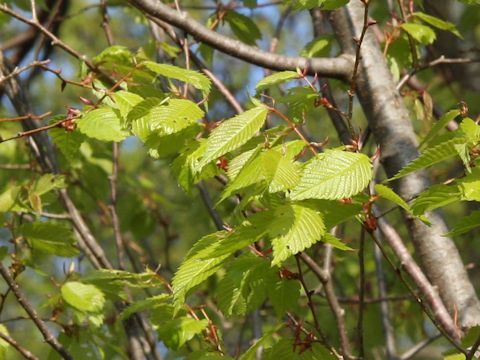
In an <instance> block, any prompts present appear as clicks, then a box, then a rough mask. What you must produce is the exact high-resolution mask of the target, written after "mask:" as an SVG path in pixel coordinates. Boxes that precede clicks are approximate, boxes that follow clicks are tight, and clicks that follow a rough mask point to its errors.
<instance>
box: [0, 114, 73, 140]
mask: <svg viewBox="0 0 480 360" xmlns="http://www.w3.org/2000/svg"><path fill="white" fill-rule="evenodd" d="M72 119H73V118H71V117H70V118H68V117H67V118H65V119H62V120H59V121H57V122H54V123H53V124H50V125H45V126H42V127H38V128H35V129H32V130H27V131H21V132H19V133H18V134H17V135H14V136H11V137H9V138H6V139H0V144H1V143H4V142H6V141H10V140H16V139H21V138H23V137H27V136H32V135H34V134H38V133H40V132H43V131H46V130H50V129H53V128H56V127H60V125H62V124H63V123H65V122H67V121H71V120H72Z"/></svg>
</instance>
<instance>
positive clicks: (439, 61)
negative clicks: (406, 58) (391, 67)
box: [396, 55, 480, 90]
mask: <svg viewBox="0 0 480 360" xmlns="http://www.w3.org/2000/svg"><path fill="white" fill-rule="evenodd" d="M474 62H480V59H466V58H446V57H445V55H442V56H440V57H438V58H437V59H435V60H432V61H430V62H428V63H426V64H424V65H421V66H417V67H416V68H414V69H412V70H411V71H410V72H409V73H407V74H405V75H404V76H403V77H402V79H401V80H400V81H399V82H398V84H397V87H396V89H397V90H400V89H401V88H402V87H403V86H404V85H405V84H406V83H407V82H408V81H409V80H410V79H411V78H412V77H413V76H414V75H416V74H418V73H419V72H421V71H423V70H426V69H430V68H433V67H435V66H438V65H443V64H471V63H474Z"/></svg>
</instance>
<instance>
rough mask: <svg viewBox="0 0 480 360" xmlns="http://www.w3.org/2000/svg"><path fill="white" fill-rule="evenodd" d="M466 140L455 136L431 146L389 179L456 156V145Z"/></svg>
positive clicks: (398, 177)
mask: <svg viewBox="0 0 480 360" xmlns="http://www.w3.org/2000/svg"><path fill="white" fill-rule="evenodd" d="M464 142H465V139H464V138H453V139H450V140H448V141H445V142H443V143H440V144H438V145H436V146H433V147H429V148H428V149H426V150H425V151H424V152H422V153H421V154H420V155H419V157H418V158H416V159H415V160H413V161H411V162H410V163H408V164H407V165H406V166H405V167H404V168H403V169H402V170H400V171H399V172H398V173H397V174H396V175H395V176H394V177H392V178H390V179H389V181H392V180H396V179H400V178H401V177H404V176H406V175H408V174H410V173H412V172H415V171H418V170H423V169H426V168H428V167H430V166H432V165H435V164H437V163H439V162H441V161H444V160H447V159H450V158H452V157H454V156H455V155H456V154H457V151H456V149H455V145H456V144H462V143H464Z"/></svg>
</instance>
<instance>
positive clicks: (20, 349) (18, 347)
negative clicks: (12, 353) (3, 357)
mask: <svg viewBox="0 0 480 360" xmlns="http://www.w3.org/2000/svg"><path fill="white" fill-rule="evenodd" d="M0 338H1V339H2V340H4V341H6V342H7V343H9V344H10V345H11V346H12V347H13V348H14V349H15V350H17V351H18V352H19V353H20V354H21V355H22V356H23V357H24V358H25V359H27V360H40V359H39V358H37V357H36V356H35V355H33V354H32V353H31V352H30V351H28V350H27V349H25V348H24V347H23V346H21V345H20V344H19V343H18V342H17V341H16V340H15V339H13V338H12V337H10V336H8V335H7V334H4V333H2V332H0Z"/></svg>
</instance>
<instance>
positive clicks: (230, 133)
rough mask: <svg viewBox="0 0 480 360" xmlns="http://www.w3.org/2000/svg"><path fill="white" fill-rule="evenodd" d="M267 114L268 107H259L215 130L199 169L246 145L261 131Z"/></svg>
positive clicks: (225, 122) (210, 137) (224, 123)
mask: <svg viewBox="0 0 480 360" xmlns="http://www.w3.org/2000/svg"><path fill="white" fill-rule="evenodd" d="M267 113H268V109H267V108H266V107H264V106H258V107H256V108H253V109H250V110H248V111H246V112H244V113H242V114H240V115H237V116H235V117H234V118H232V119H229V120H226V121H224V122H223V123H222V124H221V125H220V126H218V127H217V128H215V129H214V130H213V131H212V133H211V134H210V136H209V138H208V140H207V145H206V146H207V149H206V150H205V155H204V157H203V159H202V160H201V162H200V164H199V167H203V166H205V165H206V164H208V163H209V162H211V161H212V160H216V159H217V158H219V157H220V156H222V155H224V154H226V153H227V152H230V151H232V150H235V149H238V148H239V147H240V146H242V145H243V144H245V143H246V142H247V141H248V140H250V139H251V138H252V137H253V136H254V135H255V133H256V132H257V131H258V130H260V128H261V127H262V125H263V123H264V122H265V119H266V117H267Z"/></svg>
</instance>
